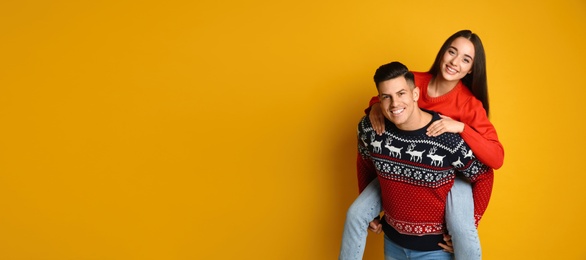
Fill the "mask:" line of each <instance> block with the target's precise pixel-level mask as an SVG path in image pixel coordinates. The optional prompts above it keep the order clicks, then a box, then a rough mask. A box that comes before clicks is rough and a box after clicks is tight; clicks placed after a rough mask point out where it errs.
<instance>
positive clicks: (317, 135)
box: [0, 0, 586, 259]
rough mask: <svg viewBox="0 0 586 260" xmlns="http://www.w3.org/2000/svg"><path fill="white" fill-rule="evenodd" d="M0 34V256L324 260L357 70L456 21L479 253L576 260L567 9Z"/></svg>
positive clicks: (327, 14)
mask: <svg viewBox="0 0 586 260" xmlns="http://www.w3.org/2000/svg"><path fill="white" fill-rule="evenodd" d="M0 28H1V31H0V37H1V38H0V39H1V40H0V64H1V65H0V66H1V67H0V124H1V127H0V171H1V172H0V259H336V257H337V253H338V250H339V244H340V237H341V232H342V226H343V221H344V218H345V212H346V209H347V207H348V206H349V205H350V204H351V202H352V201H353V199H354V198H355V197H356V195H357V185H356V176H355V166H354V164H355V152H356V147H355V145H356V141H355V132H356V124H357V122H358V120H359V119H360V117H361V116H362V115H363V109H364V108H365V106H366V105H367V102H368V100H369V98H370V97H371V96H373V95H375V93H376V90H375V87H374V85H373V83H372V75H373V73H374V70H375V69H376V68H377V67H378V66H379V65H381V64H383V63H387V62H389V61H392V60H399V61H402V62H404V63H405V64H407V65H408V66H409V68H410V69H413V70H418V71H425V70H427V69H428V68H429V66H430V65H431V63H432V61H433V58H434V57H435V55H436V53H437V51H438V49H439V47H440V45H441V44H442V43H443V41H444V40H445V39H446V38H447V37H448V36H449V35H451V34H452V33H454V32H456V31H458V30H460V29H465V28H467V29H471V30H473V31H474V32H476V33H478V34H479V35H480V36H481V38H482V40H483V42H484V46H485V49H486V53H487V62H488V77H489V89H490V98H491V100H490V101H491V105H492V111H491V120H492V122H493V123H494V125H495V126H496V127H497V130H498V132H499V137H500V139H501V141H502V143H503V145H504V147H505V151H506V152H505V154H506V156H505V157H506V158H505V164H504V166H503V167H502V168H501V169H500V170H498V171H497V173H496V182H495V187H494V191H493V197H492V200H491V204H490V206H489V208H488V211H487V213H486V215H485V217H484V219H483V221H482V222H481V225H480V228H479V230H480V235H481V240H482V245H483V252H484V259H586V249H585V248H586V246H585V245H584V239H583V238H584V234H585V233H586V224H585V223H584V221H585V220H586V212H585V209H586V207H585V203H586V195H585V194H586V193H585V189H586V188H585V185H584V174H585V173H586V171H585V170H584V164H583V163H584V161H585V160H584V156H585V155H586V153H585V152H584V150H585V149H586V141H585V139H584V137H583V136H584V133H586V129H585V126H584V120H585V117H586V116H585V114H584V112H585V111H586V109H585V108H584V104H585V103H586V102H584V98H585V94H586V86H585V85H586V84H585V83H584V73H585V71H586V65H585V64H586V48H585V46H586V2H584V1H583V0H573V1H559V0H547V1H529V0H523V1H504V0H499V1H482V2H480V1H468V2H438V1H370V0H368V1H345V0H342V1H340V0H338V1H329V0H326V1H313V0H312V1H308V0H297V1H260V0H256V1H255V0H252V1H210V0H197V1H173V0H170V1H133V0H129V1H118V0H116V1H113V0H106V1H72V0H63V1H15V0H5V1H2V2H1V3H0ZM366 259H382V236H376V235H370V236H369V238H368V246H367V249H366Z"/></svg>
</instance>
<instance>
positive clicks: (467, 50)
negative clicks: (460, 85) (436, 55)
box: [440, 37, 474, 81]
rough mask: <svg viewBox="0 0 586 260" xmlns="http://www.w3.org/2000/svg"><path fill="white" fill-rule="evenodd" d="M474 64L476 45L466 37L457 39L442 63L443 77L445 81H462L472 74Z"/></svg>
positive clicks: (445, 54)
mask: <svg viewBox="0 0 586 260" xmlns="http://www.w3.org/2000/svg"><path fill="white" fill-rule="evenodd" d="M472 64H474V44H472V42H471V41H470V40H468V39H466V38H464V37H458V38H456V39H455V40H454V41H453V42H452V44H451V45H450V47H449V48H448V50H447V51H446V53H444V56H443V57H442V62H441V64H440V65H441V69H440V71H441V75H442V77H443V78H444V79H445V80H448V81H454V80H460V79H462V78H464V76H466V74H468V73H471V72H472Z"/></svg>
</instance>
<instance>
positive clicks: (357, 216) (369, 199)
mask: <svg viewBox="0 0 586 260" xmlns="http://www.w3.org/2000/svg"><path fill="white" fill-rule="evenodd" d="M381 211H382V202H381V197H380V183H379V181H378V178H377V179H374V180H373V181H372V182H370V184H368V186H366V188H365V189H364V190H363V191H362V193H360V195H359V196H358V198H356V200H354V202H353V203H352V205H351V206H350V208H348V212H347V213H346V222H345V223H344V233H343V234H342V246H341V249H340V256H339V259H340V260H348V259H362V256H363V255H364V247H365V246H366V236H367V235H368V224H369V223H370V222H371V221H372V220H373V219H374V218H376V217H377V216H379V214H380V212H381Z"/></svg>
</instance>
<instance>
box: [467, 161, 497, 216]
mask: <svg viewBox="0 0 586 260" xmlns="http://www.w3.org/2000/svg"><path fill="white" fill-rule="evenodd" d="M493 181H494V171H493V170H492V169H490V170H489V171H488V172H486V173H484V174H482V175H480V176H478V178H476V179H475V180H474V182H473V183H472V196H473V198H474V219H475V222H476V226H478V222H479V221H480V219H481V218H482V215H484V212H485V211H486V208H487V207H488V202H489V201H490V196H491V194H492V185H493Z"/></svg>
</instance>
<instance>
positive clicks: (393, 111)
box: [378, 77, 419, 130]
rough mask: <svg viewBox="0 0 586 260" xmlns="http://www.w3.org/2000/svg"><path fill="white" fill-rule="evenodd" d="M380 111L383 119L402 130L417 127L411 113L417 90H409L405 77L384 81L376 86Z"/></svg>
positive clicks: (416, 97)
mask: <svg viewBox="0 0 586 260" xmlns="http://www.w3.org/2000/svg"><path fill="white" fill-rule="evenodd" d="M378 93H379V99H380V105H381V109H382V111H383V114H384V115H385V117H386V118H387V119H388V120H389V121H391V122H392V123H393V124H395V125H396V126H397V127H398V128H399V129H402V130H416V129H411V128H413V127H418V126H417V125H416V124H417V122H414V121H415V120H414V119H413V117H412V115H413V111H415V106H417V100H418V99H419V89H418V88H415V89H411V87H410V86H409V84H407V81H406V80H405V77H397V78H394V79H390V80H386V81H383V82H381V83H379V85H378Z"/></svg>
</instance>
